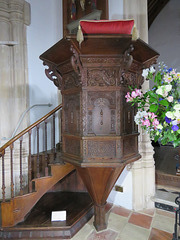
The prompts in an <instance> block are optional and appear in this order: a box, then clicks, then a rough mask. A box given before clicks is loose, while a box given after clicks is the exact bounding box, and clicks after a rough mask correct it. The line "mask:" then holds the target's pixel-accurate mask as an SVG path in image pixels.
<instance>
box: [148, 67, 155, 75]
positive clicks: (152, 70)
mask: <svg viewBox="0 0 180 240" xmlns="http://www.w3.org/2000/svg"><path fill="white" fill-rule="evenodd" d="M155 71H156V70H155V68H154V67H153V66H151V67H150V69H149V72H150V73H152V74H153V73H155Z"/></svg>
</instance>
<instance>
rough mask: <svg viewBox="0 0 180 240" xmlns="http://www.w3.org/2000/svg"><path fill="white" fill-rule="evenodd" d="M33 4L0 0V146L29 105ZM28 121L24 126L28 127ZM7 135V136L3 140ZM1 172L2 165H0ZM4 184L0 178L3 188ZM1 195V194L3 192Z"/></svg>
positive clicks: (7, 175)
mask: <svg viewBox="0 0 180 240" xmlns="http://www.w3.org/2000/svg"><path fill="white" fill-rule="evenodd" d="M29 24H30V5H29V3H27V2H25V1H24V0H0V29H1V34H0V56H1V57H0V113H1V117H0V145H1V146H2V145H3V144H4V143H5V142H7V140H8V139H9V138H10V137H11V135H12V133H13V131H14V130H15V128H16V126H17V123H18V120H19V118H20V117H21V115H22V113H23V112H24V111H25V110H26V108H27V106H28V105H29V94H28V76H27V69H28V67H27V43H26V26H27V25H29ZM27 121H28V120H26V121H24V122H23V124H22V125H21V129H19V131H20V130H22V129H24V128H25V127H27ZM4 138H5V139H4ZM13 152H14V156H13V171H14V175H13V178H14V185H15V187H14V192H18V191H19V185H20V183H19V158H20V153H19V141H17V142H16V143H15V144H14V149H13ZM27 155H28V153H27V141H26V139H23V147H22V158H23V159H22V162H23V185H24V186H25V185H26V184H27ZM0 166H1V162H0ZM0 172H1V167H0ZM10 172H11V168H10V149H7V150H6V151H5V184H6V197H10V193H11V187H10V183H11V176H10ZM1 186H2V183H1V179H0V187H1ZM0 198H1V195H0Z"/></svg>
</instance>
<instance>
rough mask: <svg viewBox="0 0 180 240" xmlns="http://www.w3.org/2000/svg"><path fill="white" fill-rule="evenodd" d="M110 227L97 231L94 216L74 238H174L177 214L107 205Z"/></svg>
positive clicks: (167, 239) (130, 239) (145, 239)
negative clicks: (135, 210) (132, 209)
mask: <svg viewBox="0 0 180 240" xmlns="http://www.w3.org/2000/svg"><path fill="white" fill-rule="evenodd" d="M106 215H107V218H108V228H107V229H106V230H104V231H101V232H96V230H95V229H94V226H93V218H92V219H91V220H90V221H89V222H88V223H87V224H86V225H85V226H84V227H83V228H82V229H81V230H80V231H79V232H78V233H77V234H76V235H75V236H74V237H73V238H72V240H172V233H173V232H174V221H175V215H174V213H171V212H166V211H163V210H159V209H151V210H146V211H141V212H133V211H130V210H127V209H124V208H122V207H117V206H111V205H108V206H107V214H106Z"/></svg>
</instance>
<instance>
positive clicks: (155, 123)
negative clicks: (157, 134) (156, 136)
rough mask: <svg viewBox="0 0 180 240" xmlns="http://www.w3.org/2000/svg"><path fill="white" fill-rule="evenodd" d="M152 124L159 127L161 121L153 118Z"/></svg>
mask: <svg viewBox="0 0 180 240" xmlns="http://www.w3.org/2000/svg"><path fill="white" fill-rule="evenodd" d="M152 125H153V126H154V127H155V129H156V128H157V126H158V125H159V121H158V120H157V118H155V119H154V120H153V122H152Z"/></svg>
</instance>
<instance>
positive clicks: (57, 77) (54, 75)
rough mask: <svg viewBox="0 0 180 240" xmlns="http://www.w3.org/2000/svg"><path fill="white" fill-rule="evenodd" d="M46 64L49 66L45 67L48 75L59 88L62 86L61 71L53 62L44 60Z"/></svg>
mask: <svg viewBox="0 0 180 240" xmlns="http://www.w3.org/2000/svg"><path fill="white" fill-rule="evenodd" d="M43 65H44V66H47V67H48V68H46V69H45V74H46V76H47V77H48V78H49V79H50V80H51V81H53V83H54V85H55V86H56V87H58V89H59V90H61V88H62V76H61V73H60V72H59V71H57V69H56V68H55V67H54V66H53V64H51V63H47V62H43Z"/></svg>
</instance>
